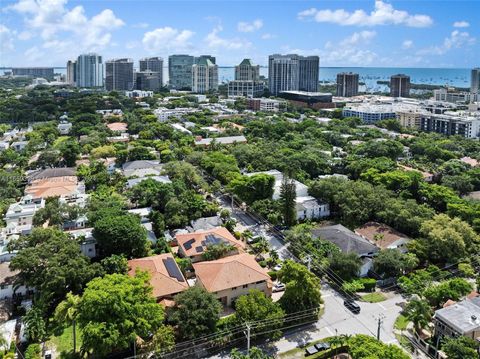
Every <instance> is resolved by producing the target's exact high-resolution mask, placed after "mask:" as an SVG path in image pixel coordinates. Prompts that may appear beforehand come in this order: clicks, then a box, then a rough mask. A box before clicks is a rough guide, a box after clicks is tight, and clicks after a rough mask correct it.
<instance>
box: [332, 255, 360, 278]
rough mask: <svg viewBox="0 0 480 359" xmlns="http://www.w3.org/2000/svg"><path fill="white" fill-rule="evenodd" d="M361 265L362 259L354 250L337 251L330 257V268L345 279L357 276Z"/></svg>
mask: <svg viewBox="0 0 480 359" xmlns="http://www.w3.org/2000/svg"><path fill="white" fill-rule="evenodd" d="M361 266H362V260H361V258H360V257H359V256H358V255H357V254H356V253H354V252H351V253H343V252H337V253H334V254H333V256H332V257H331V258H330V269H331V270H332V271H333V272H335V273H336V274H337V275H338V276H339V277H340V278H342V279H343V280H346V281H350V280H352V279H353V278H356V277H358V274H359V273H360V268H361Z"/></svg>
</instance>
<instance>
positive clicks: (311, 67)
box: [298, 56, 320, 92]
mask: <svg viewBox="0 0 480 359" xmlns="http://www.w3.org/2000/svg"><path fill="white" fill-rule="evenodd" d="M319 69H320V58H319V57H318V56H300V62H299V71H298V90H299V91H306V92H317V91H318V71H319Z"/></svg>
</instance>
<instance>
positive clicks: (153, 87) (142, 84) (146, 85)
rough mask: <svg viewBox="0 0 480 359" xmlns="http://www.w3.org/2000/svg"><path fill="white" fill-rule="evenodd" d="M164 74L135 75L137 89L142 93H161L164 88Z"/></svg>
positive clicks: (140, 73)
mask: <svg viewBox="0 0 480 359" xmlns="http://www.w3.org/2000/svg"><path fill="white" fill-rule="evenodd" d="M162 85H163V84H162V73H161V72H153V71H140V72H136V73H135V88H136V89H137V90H142V91H159V90H160V89H161V88H162Z"/></svg>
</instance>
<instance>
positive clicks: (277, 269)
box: [273, 263, 282, 272]
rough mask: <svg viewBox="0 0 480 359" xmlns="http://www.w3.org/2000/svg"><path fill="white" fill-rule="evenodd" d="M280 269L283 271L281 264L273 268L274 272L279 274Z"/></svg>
mask: <svg viewBox="0 0 480 359" xmlns="http://www.w3.org/2000/svg"><path fill="white" fill-rule="evenodd" d="M280 269H282V264H281V263H280V264H277V265H276V266H275V267H273V270H274V271H275V272H278V271H279V270H280Z"/></svg>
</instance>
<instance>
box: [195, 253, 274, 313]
mask: <svg viewBox="0 0 480 359" xmlns="http://www.w3.org/2000/svg"><path fill="white" fill-rule="evenodd" d="M193 269H194V270H195V275H196V278H197V281H196V283H195V285H197V286H199V287H202V288H204V289H205V290H207V291H208V292H210V293H213V294H214V295H215V296H216V297H217V299H218V300H219V301H220V302H221V303H222V304H223V305H224V306H232V305H233V304H234V302H235V300H236V299H237V298H238V297H240V296H241V295H245V294H248V292H249V291H250V290H252V289H258V290H260V291H262V292H264V293H265V295H267V296H268V297H270V296H271V295H272V281H271V279H270V276H269V275H268V273H267V270H266V269H264V268H262V267H261V266H260V265H259V264H258V263H257V262H256V261H255V257H254V256H252V255H250V254H248V253H240V254H237V255H233V256H229V257H224V258H221V259H217V260H214V261H208V262H200V263H194V264H193Z"/></svg>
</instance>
